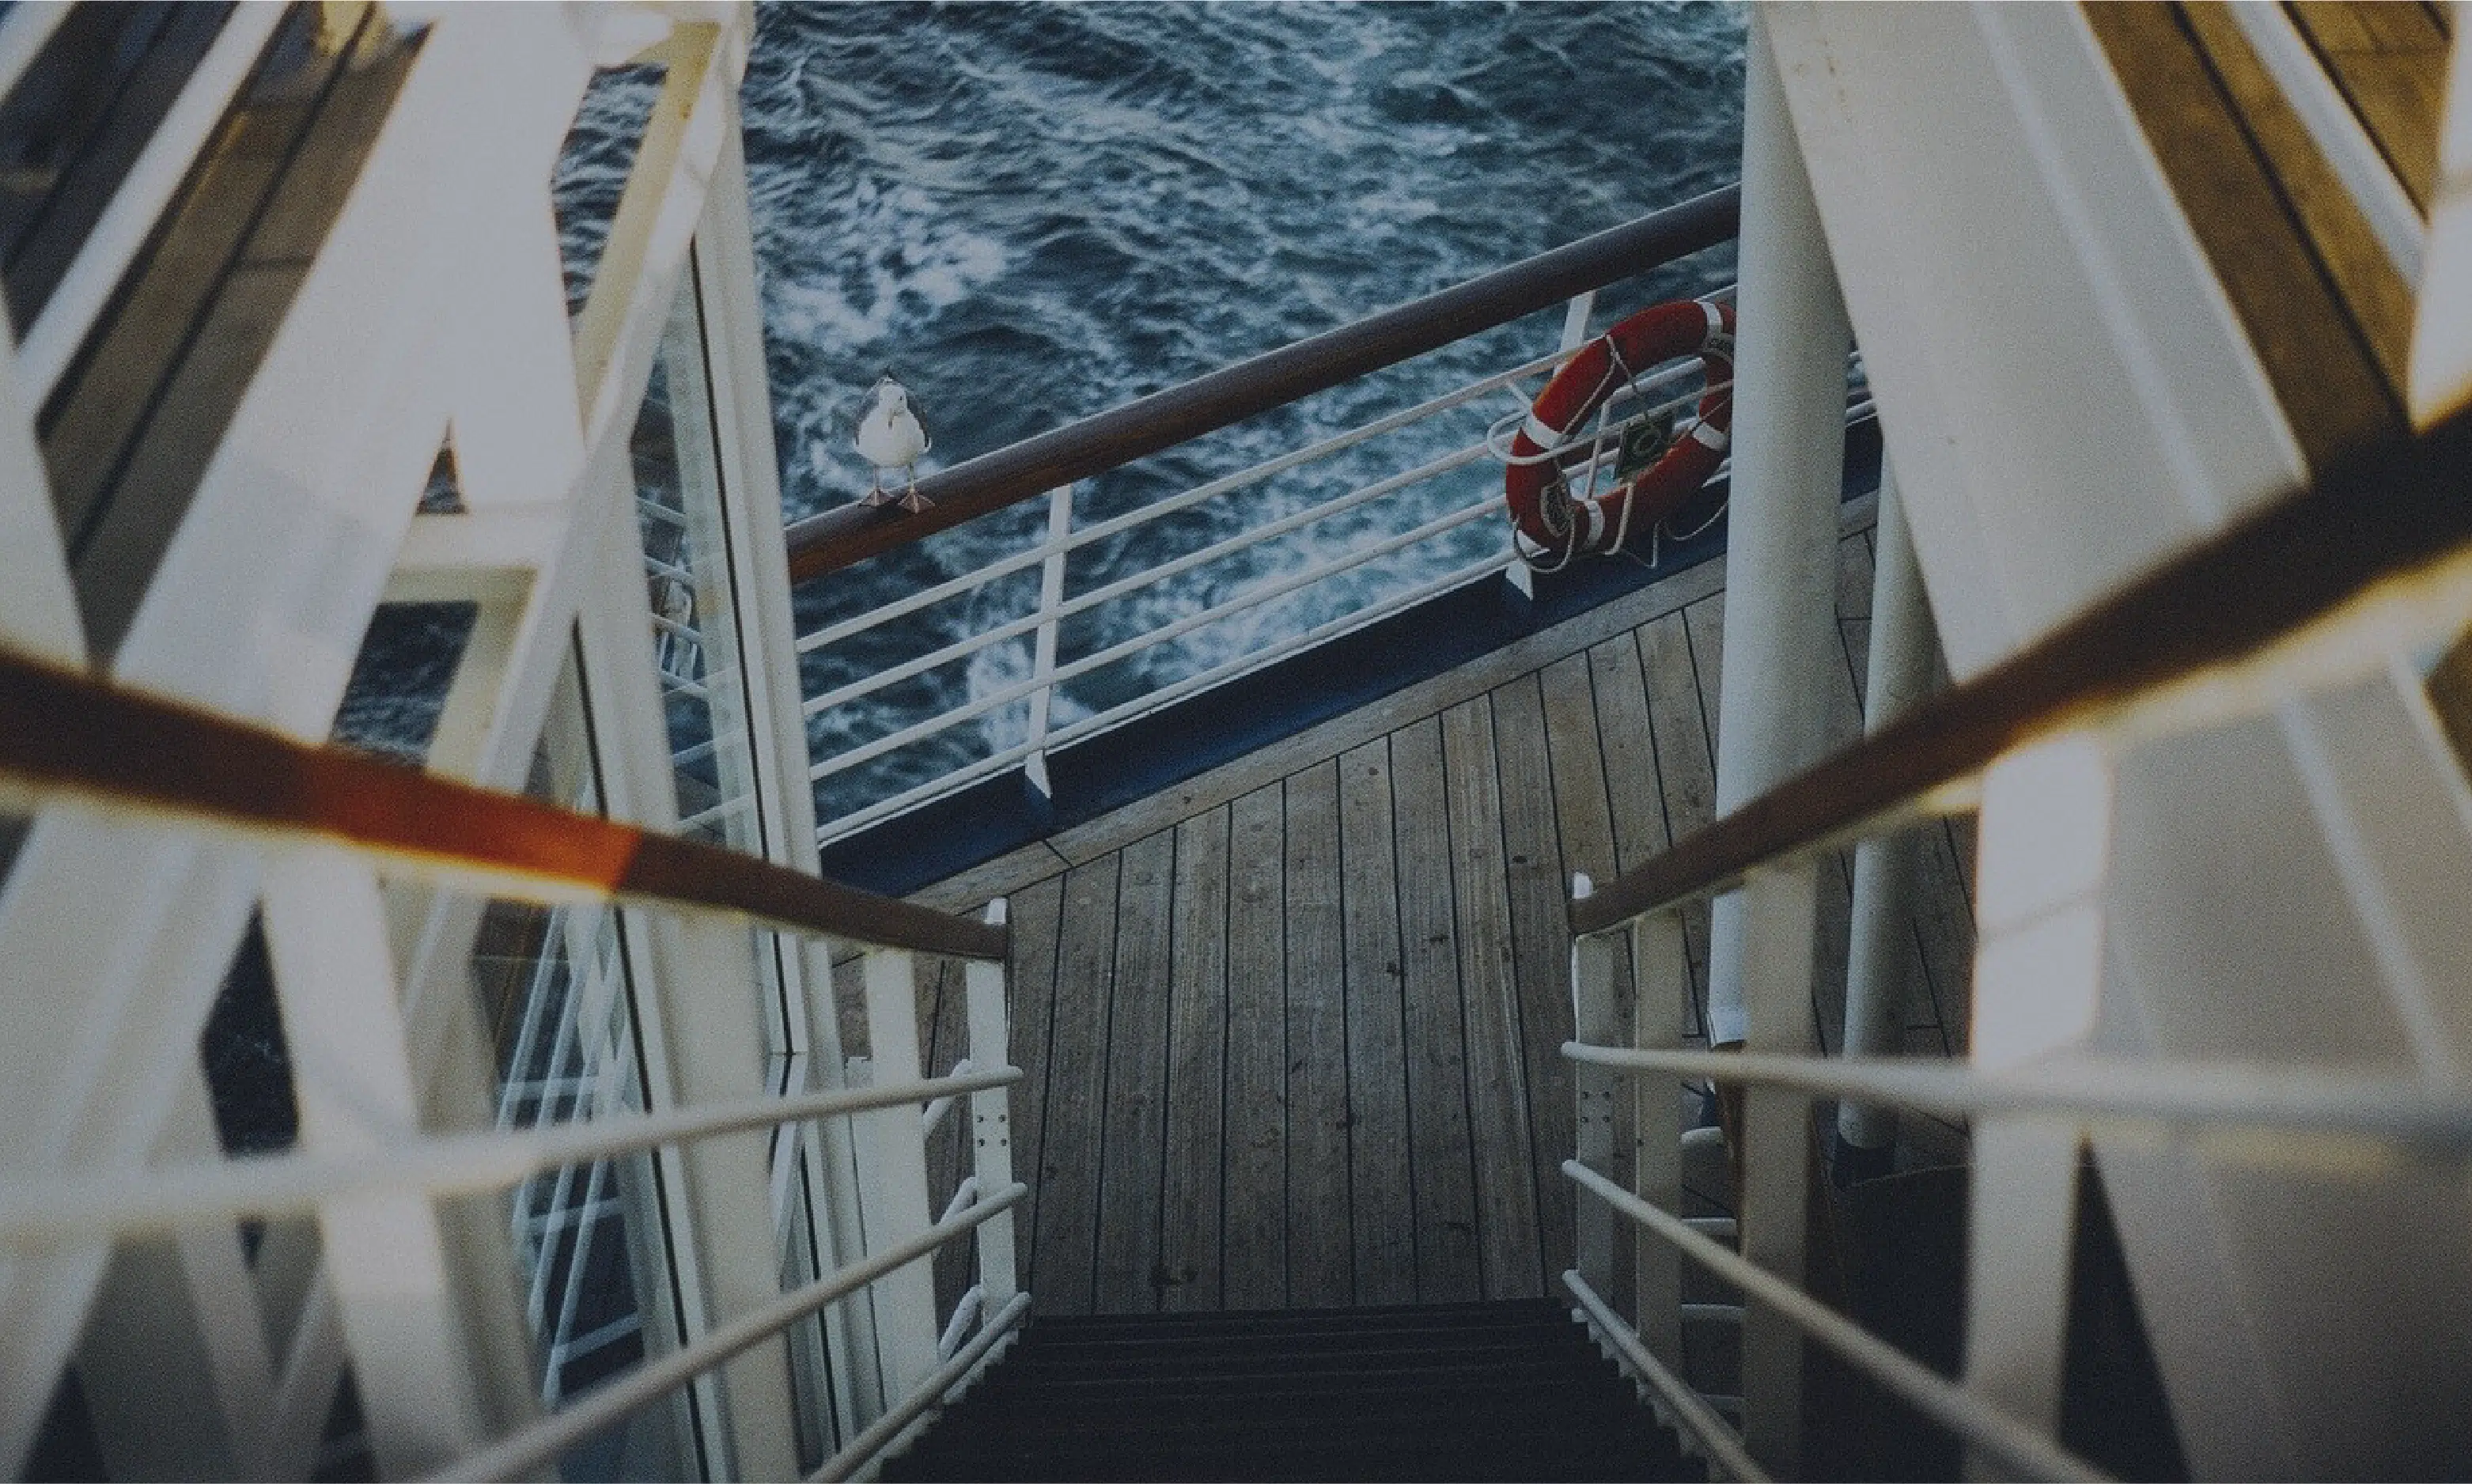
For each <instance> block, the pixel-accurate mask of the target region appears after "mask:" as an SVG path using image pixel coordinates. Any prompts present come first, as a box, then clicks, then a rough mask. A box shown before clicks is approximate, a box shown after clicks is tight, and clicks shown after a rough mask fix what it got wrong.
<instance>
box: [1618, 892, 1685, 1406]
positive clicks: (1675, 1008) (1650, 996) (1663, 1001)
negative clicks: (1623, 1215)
mask: <svg viewBox="0 0 2472 1484" xmlns="http://www.w3.org/2000/svg"><path fill="white" fill-rule="evenodd" d="M1630 963H1631V980H1632V983H1633V985H1634V986H1635V989H1634V992H1633V1006H1632V1012H1631V1044H1633V1045H1635V1046H1637V1047H1639V1048H1640V1049H1641V1050H1643V1051H1665V1050H1672V1049H1675V1048H1677V1047H1679V1046H1680V1045H1681V1044H1682V1030H1683V1026H1684V1025H1685V1024H1686V1023H1687V1022H1688V1021H1689V1019H1690V1017H1691V963H1690V960H1689V959H1688V958H1687V957H1686V956H1685V954H1684V951H1683V943H1682V917H1681V914H1679V913H1677V912H1671V911H1668V912H1652V913H1650V914H1649V915H1648V916H1646V917H1643V918H1640V919H1638V920H1636V921H1635V922H1632V923H1631V928H1630ZM1630 1084H1631V1098H1632V1127H1633V1128H1634V1129H1635V1130H1636V1131H1637V1139H1638V1149H1637V1151H1636V1153H1635V1154H1634V1156H1633V1159H1634V1162H1635V1172H1634V1179H1635V1184H1634V1185H1632V1187H1631V1188H1632V1189H1634V1190H1637V1191H1638V1192H1639V1197H1640V1199H1641V1200H1643V1201H1646V1202H1648V1203H1649V1204H1650V1205H1652V1206H1655V1207H1657V1208H1658V1209H1663V1210H1669V1211H1672V1212H1674V1213H1675V1214H1676V1215H1677V1216H1678V1215H1680V1214H1681V1213H1682V1096H1681V1089H1679V1088H1678V1087H1676V1085H1675V1083H1674V1081H1673V1080H1672V1079H1670V1078H1666V1077H1633V1078H1631V1079H1630ZM1631 1260H1632V1263H1633V1267H1632V1272H1633V1273H1634V1275H1635V1277H1634V1280H1633V1281H1635V1282H1636V1283H1637V1284H1638V1296H1639V1298H1638V1306H1637V1308H1636V1310H1635V1313H1636V1314H1637V1316H1638V1328H1639V1337H1640V1340H1641V1342H1642V1343H1643V1344H1645V1345H1647V1347H1648V1352H1649V1353H1650V1354H1652V1355H1654V1356H1655V1357H1656V1358H1657V1359H1658V1360H1661V1361H1663V1362H1664V1363H1665V1364H1666V1365H1667V1366H1668V1367H1669V1368H1672V1369H1674V1370H1675V1371H1676V1372H1679V1371H1680V1369H1681V1366H1682V1255H1681V1254H1680V1253H1679V1252H1676V1250H1675V1247H1674V1244H1673V1243H1672V1242H1669V1241H1667V1240H1665V1239H1664V1238H1663V1237H1661V1236H1657V1235H1655V1234H1653V1233H1650V1232H1648V1231H1647V1230H1645V1229H1640V1230H1638V1231H1637V1232H1636V1233H1635V1234H1634V1236H1633V1240H1632V1257H1631Z"/></svg>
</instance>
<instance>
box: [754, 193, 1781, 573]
mask: <svg viewBox="0 0 2472 1484" xmlns="http://www.w3.org/2000/svg"><path fill="white" fill-rule="evenodd" d="M1739 205H1740V193H1739V191H1738V190H1737V189H1736V188H1735V187H1734V186H1731V185H1728V186H1724V187H1723V188H1721V189H1719V190H1714V191H1710V192H1708V193H1707V194H1706V195H1703V196H1698V197H1694V198H1693V199H1691V200H1689V201H1686V202H1683V203H1679V204H1677V205H1673V206H1668V207H1666V208H1665V209H1663V210H1661V211H1655V212H1652V213H1650V214H1649V215H1647V216H1644V217H1641V218H1640V219H1638V220H1637V221H1634V222H1629V223H1627V224H1625V225H1624V226H1621V227H1612V228H1610V229H1608V230H1605V231H1602V232H1599V233H1597V234H1596V235H1595V236H1592V237H1583V238H1581V240H1580V241H1578V242H1574V243H1570V244H1568V245H1566V246H1563V247H1560V248H1557V249H1554V250H1553V251H1548V252H1542V253H1539V254H1537V255H1536V256H1534V257H1532V258H1529V259H1526V260H1525V261H1523V262H1518V263H1514V264H1512V265H1510V266H1509V267H1508V268H1503V269H1499V270H1497V271H1495V272H1493V273H1489V274H1486V275H1482V276H1479V277H1475V278H1471V279H1469V280H1467V281H1466V282H1464V283H1461V284H1457V285H1455V286H1453V287H1451V288H1448V289H1444V290H1443V291H1441V292H1440V293H1438V294H1434V295H1430V296H1428V297H1426V298H1424V299H1416V300H1414V302H1412V303H1407V304H1402V305H1400V306H1399V307H1398V308H1396V309H1391V310H1387V311H1385V312H1383V313H1381V314H1377V315H1373V316H1371V317H1370V318H1367V319H1364V320H1359V321H1357V322H1356V323H1353V324H1347V325H1343V326H1341V327H1340V328H1338V329H1335V330H1331V331H1328V332H1326V333H1324V334H1320V335H1316V336H1314V337H1312V338H1311V339H1307V340H1300V341H1297V342H1295V344H1293V345H1288V346H1282V347H1279V348H1278V349H1276V350H1272V351H1269V352H1267V353H1265V354H1263V355H1258V356H1255V357H1253V358H1252V359H1251V360H1248V361H1242V362H1239V363H1237V364H1236V365H1234V366H1230V367H1226V368H1224V369H1223V370H1220V371H1212V372H1210V373H1209V374H1207V375H1203V376H1198V377H1196V378H1194V379H1193V380H1191V381H1187V382H1184V383H1182V384H1180V385H1177V386H1174V387H1170V388H1168V389H1166V390H1165V391H1162V392H1155V393H1153V394H1152V395H1149V396H1145V397H1142V398H1140V399H1138V400H1136V401H1131V402H1128V403H1126V404H1125V405H1123V406H1121V407H1116V408H1112V409H1110V410H1109V411H1106V412H1103V413H1100V414H1098V415H1096V416H1095V417H1089V418H1084V419H1081V421H1079V422H1074V423H1069V424H1067V425H1066V426H1064V427H1061V428H1058V429H1056V430H1054V431H1052V432H1048V433H1042V434H1040V435H1038V436H1036V437H1034V438H1028V439H1024V440H1022V441H1021V442H1019V443H1010V444H1008V445H1007V446H1005V447H1003V448H999V449H996V450H994V451H993V452H990V453H985V454H981V455H980V456H979V457H977V458H975V459H970V460H967V461H965V462H963V463H961V464H957V465H955V466H953V467H951V468H947V469H939V470H938V471H937V472H935V473H932V474H929V475H927V476H925V477H923V478H921V479H920V480H919V481H918V492H919V493H920V494H922V495H925V496H926V497H927V498H928V499H929V500H931V501H932V502H933V506H932V508H930V509H928V510H926V511H922V512H919V513H917V514H915V515H911V514H905V513H903V512H901V511H899V510H898V509H897V508H895V507H891V506H879V507H868V506H864V505H855V504H853V505H844V506H842V507H841V508H839V509H837V510H830V511H826V512H824V513H823V514H821V515H812V516H809V517H808V518H807V519H805V520H801V521H798V522H797V523H796V524H794V525H792V526H791V527H790V528H789V532H788V542H789V550H790V580H791V581H792V582H794V583H796V582H805V581H807V580H809V579H811V578H816V577H821V576H823V575H824V574H826V573H828V572H835V571H839V570H840V569H841V568H843V567H845V566H848V565H850V564H851V563H853V562H861V561H864V560H866V559H867V558H868V557H872V556H875V555H877V554H878V553H881V552H885V551H889V550H891V549H892V548H894V547H896V546H903V545H907V544H909V543H910V542H912V541H915V540H917V539H920V538H921V537H926V536H932V535H934V534H935V533H937V532H939V531H945V530H950V529H951V528H953V527H954V526H957V525H960V524H962V523H963V522H964V521H968V520H973V519H976V518H977V517H979V516H981V515H986V514H987V513H989V512H991V511H996V510H1001V509H1003V508H1004V507H1006V506H1008V505H1011V504H1014V503H1016V502H1018V501H1021V500H1026V499H1030V498H1033V497H1034V496H1037V495H1043V494H1045V493H1047V492H1048V491H1051V490H1054V489H1056V488H1058V486H1062V485H1070V484H1072V483H1074V482H1076V481H1077V480H1081V479H1087V478H1089V477H1091V476H1092V475H1095V474H1104V473H1105V472H1107V471H1108V470H1110V469H1115V468H1120V467H1123V466H1125V465H1127V464H1130V463H1132V462H1133V461H1134V460H1136V459H1141V458H1145V457H1148V456H1149V455H1151V454H1153V453H1158V452H1160V451H1162V450H1164V449H1168V448H1172V447H1174V446H1176V445H1177V444H1178V443H1186V442H1189V441H1190V440H1193V439H1196V438H1199V437H1200V436H1202V435H1203V434H1205V433H1210V432H1214V431H1216V430H1218V429H1220V428H1224V427H1226V426H1228V425H1230V424H1231V423H1236V422H1241V421H1243V420H1244V419H1248V418H1252V417H1256V416H1259V415H1260V414H1262V413H1266V412H1270V411H1272V410H1274V409H1276V408H1279V407H1284V406H1286V405H1287V404H1289V403H1291V402H1295V401H1297V400H1300V399H1301V398H1304V397H1307V396H1310V395H1313V394H1315V393H1317V392H1324V391H1328V390H1329V389H1330V388H1332V387H1336V386H1339V385H1341V384H1342V383H1343V382H1347V381H1352V380H1354V379H1355V378H1357V377H1359V376H1363V375H1366V374H1367V373H1369V372H1372V371H1380V370H1382V369H1384V368H1385V367H1389V366H1395V365H1397V364H1398V363H1400V362H1402V361H1406V360H1409V359H1412V358H1414V357H1415V356H1419V355H1422V354H1424V353H1425V352H1427V351H1429V350H1437V349H1439V348H1441V347H1444V346H1447V345H1449V344H1451V343H1452V342H1453V341H1457V340H1463V339H1465V338H1466V337H1468V336H1470V335H1473V334H1476V333H1477V332H1479V331H1481V330H1486V329H1491V328H1493V327H1494V326H1495V325H1498V324H1507V323H1509V322H1510V321H1512V320H1516V319H1519V318H1520V317H1521V316H1523V315H1527V314H1532V313H1533V312H1535V311H1536V310H1539V309H1544V308H1548V307H1550V306H1552V305H1554V304H1557V303H1559V302H1561V301H1563V300H1565V299H1570V298H1571V297H1572V296H1573V295H1576V294H1584V293H1587V292H1589V291H1591V290H1594V289H1599V288H1603V287H1604V286H1605V285H1607V284H1610V283H1614V282H1617V281H1619V280H1621V279H1624V278H1628V277H1632V276H1634V275H1639V274H1642V273H1646V272H1648V271H1649V270H1650V269H1652V268H1655V267H1658V266H1661V265H1662V264H1664V263H1667V262H1671V261H1673V260H1674V259H1676V258H1678V257H1683V256H1686V255H1688V254H1690V253H1693V252H1697V251H1700V250H1701V249H1703V248H1709V247H1714V246H1715V245H1716V244H1718V243H1721V242H1724V241H1728V240H1730V239H1731V238H1732V237H1733V235H1734V233H1735V230H1736V228H1737V227H1738V225H1739Z"/></svg>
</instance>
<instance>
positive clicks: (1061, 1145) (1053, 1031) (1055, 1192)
mask: <svg viewBox="0 0 2472 1484" xmlns="http://www.w3.org/2000/svg"><path fill="white" fill-rule="evenodd" d="M1118 874H1119V865H1118V857H1116V856H1114V855H1109V856H1107V857H1105V859H1103V860H1097V861H1093V862H1091V863H1090V864H1089V865H1087V866H1077V867H1075V868H1074V869H1073V870H1071V871H1069V872H1067V873H1065V875H1064V912H1063V916H1062V918H1061V921H1060V924H1059V926H1058V936H1057V945H1056V1015H1055V1019H1054V1022H1053V1024H1052V1026H1051V1028H1050V1030H1049V1032H1048V1042H1047V1046H1048V1049H1047V1056H1048V1063H1047V1117H1046V1124H1045V1127H1044V1128H1043V1129H1042V1130H1041V1138H1040V1148H1039V1155H1040V1162H1039V1174H1040V1176H1041V1177H1042V1178H1043V1179H1044V1180H1045V1182H1046V1186H1047V1188H1046V1190H1045V1192H1044V1193H1043V1194H1042V1195H1041V1197H1040V1199H1039V1203H1038V1265H1037V1268H1036V1269H1035V1271H1034V1277H1035V1278H1036V1280H1037V1286H1036V1287H1034V1288H1033V1289H1032V1290H1031V1291H1032V1292H1033V1293H1034V1294H1035V1295H1036V1302H1037V1303H1038V1304H1039V1305H1040V1306H1041V1308H1042V1309H1044V1311H1046V1312H1048V1313H1053V1314H1087V1313H1091V1312H1093V1311H1094V1307H1093V1305H1094V1304H1095V1302H1096V1299H1097V1291H1096V1283H1095V1277H1096V1268H1097V1262H1098V1231H1097V1228H1098V1227H1100V1226H1101V1225H1113V1224H1114V1223H1115V1221H1117V1220H1122V1219H1125V1213H1122V1212H1115V1213H1111V1219H1110V1221H1108V1222H1106V1223H1101V1222H1098V1221H1095V1220H1093V1219H1092V1217H1093V1213H1094V1212H1096V1211H1097V1210H1099V1209H1100V1207H1099V1194H1100V1180H1099V1161H1100V1160H1101V1159H1102V1158H1104V1151H1103V1150H1102V1149H1101V1147H1100V1140H1101V1138H1102V1137H1104V1130H1105V1107H1106V1078H1107V1071H1108V1067H1107V1019H1108V1004H1109V999H1110V996H1111V993H1112V992H1113V990H1114V987H1115V970H1116V880H1117V876H1118Z"/></svg>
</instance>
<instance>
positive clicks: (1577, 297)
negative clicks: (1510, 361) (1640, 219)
mask: <svg viewBox="0 0 2472 1484" xmlns="http://www.w3.org/2000/svg"><path fill="white" fill-rule="evenodd" d="M1596 308H1597V291H1596V290H1594V289H1590V290H1588V291H1587V292H1586V293H1583V294H1574V295H1573V296H1571V301H1570V303H1569V304H1568V305H1566V306H1564V308H1563V310H1562V340H1561V343H1560V346H1559V347H1558V348H1559V349H1560V350H1561V352H1562V353H1563V354H1564V355H1569V354H1570V353H1571V352H1572V351H1574V350H1577V349H1579V348H1580V347H1581V346H1584V345H1586V344H1587V343H1588V317H1589V316H1590V315H1592V314H1594V313H1595V312H1596ZM1513 390H1516V388H1515V387H1514V388H1513ZM1504 575H1505V576H1507V577H1509V579H1510V586H1511V587H1512V589H1513V590H1514V591H1516V592H1517V593H1518V594H1519V596H1520V597H1521V598H1522V599H1525V600H1533V598H1534V597H1535V596H1536V572H1535V570H1534V569H1533V568H1532V567H1531V566H1529V564H1528V563H1527V562H1511V563H1510V565H1509V567H1507V568H1505V569H1504ZM1592 1281H1593V1280H1592Z"/></svg>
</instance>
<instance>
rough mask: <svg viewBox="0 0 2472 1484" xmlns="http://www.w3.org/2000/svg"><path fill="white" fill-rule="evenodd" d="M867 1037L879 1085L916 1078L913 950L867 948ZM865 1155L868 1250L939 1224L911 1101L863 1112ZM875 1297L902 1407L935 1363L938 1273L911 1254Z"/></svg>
mask: <svg viewBox="0 0 2472 1484" xmlns="http://www.w3.org/2000/svg"><path fill="white" fill-rule="evenodd" d="M865 979H866V990H867V1038H868V1054H869V1058H870V1061H871V1063H872V1065H873V1067H874V1077H875V1084H876V1085H877V1086H878V1087H888V1086H891V1085H892V1084H895V1083H903V1082H916V1081H918V1080H919V1078H920V1075H921V1073H920V1070H919V1065H918V978H917V974H916V972H915V969H914V967H913V962H912V959H911V956H910V954H909V953H907V952H905V951H903V950H901V949H897V948H874V949H870V950H868V955H867V962H866V970H865ZM858 1119H859V1123H860V1125H861V1127H860V1131H859V1137H860V1139H861V1141H862V1143H863V1145H864V1146H865V1148H866V1150H867V1152H868V1159H867V1160H866V1161H864V1163H863V1164H862V1166H861V1169H860V1178H861V1179H862V1180H863V1181H864V1182H865V1183H866V1185H867V1188H866V1189H865V1190H863V1191H862V1192H861V1194H860V1200H859V1204H860V1219H861V1221H862V1223H863V1225H864V1227H865V1229H866V1240H867V1251H868V1255H869V1256H873V1255H875V1254H877V1253H880V1252H886V1251H889V1250H891V1248H894V1247H898V1246H900V1245H901V1244H902V1243H904V1242H907V1241H910V1240H912V1239H913V1238H915V1237H916V1236H917V1235H918V1233H921V1232H924V1231H926V1230H927V1229H928V1228H929V1227H930V1226H933V1225H934V1224H935V1221H936V1215H935V1212H934V1211H932V1210H930V1209H928V1205H927V1137H926V1132H925V1129H924V1127H923V1125H921V1124H920V1122H919V1120H918V1110H917V1109H916V1108H914V1107H911V1106H910V1105H908V1104H902V1105H899V1106H896V1107H892V1108H880V1109H877V1110H875V1111H874V1112H872V1113H861V1114H859V1115H858ZM868 1293H869V1294H870V1295H872V1297H873V1300H874V1304H875V1348H876V1363H877V1367H878V1369H879V1370H880V1372H881V1373H882V1375H883V1377H884V1400H885V1405H886V1406H887V1407H891V1406H894V1405H897V1404H898V1403H899V1401H900V1399H901V1398H903V1397H905V1396H907V1395H908V1394H909V1393H910V1391H911V1390H912V1388H914V1387H915V1386H916V1385H917V1384H918V1383H919V1382H920V1381H922V1380H924V1379H925V1378H926V1376H927V1375H928V1373H930V1372H932V1371H934V1370H935V1369H936V1366H937V1359H936V1339H937V1334H936V1275H935V1269H934V1267H933V1266H932V1265H931V1264H929V1263H926V1262H913V1263H910V1264H908V1265H907V1266H905V1267H902V1268H900V1269H899V1270H897V1271H895V1272H892V1273H889V1274H887V1275H885V1276H884V1277H883V1278H880V1279H877V1280H876V1281H875V1282H874V1283H873V1284H871V1285H869V1287H868Z"/></svg>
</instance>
